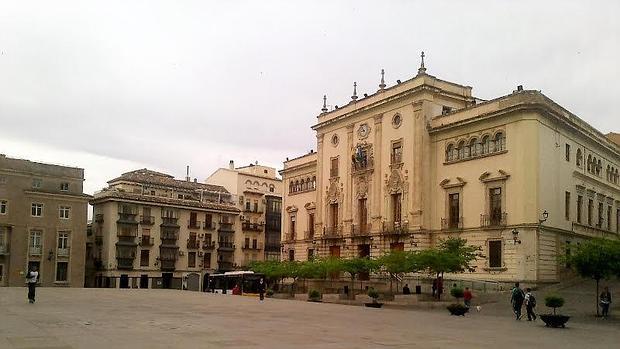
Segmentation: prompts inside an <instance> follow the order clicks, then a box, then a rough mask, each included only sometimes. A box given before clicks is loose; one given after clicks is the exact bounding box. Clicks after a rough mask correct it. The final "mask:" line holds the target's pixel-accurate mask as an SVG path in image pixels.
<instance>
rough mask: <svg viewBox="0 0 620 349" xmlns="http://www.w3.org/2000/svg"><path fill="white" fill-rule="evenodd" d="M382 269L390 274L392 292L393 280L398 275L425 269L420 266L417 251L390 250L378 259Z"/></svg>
mask: <svg viewBox="0 0 620 349" xmlns="http://www.w3.org/2000/svg"><path fill="white" fill-rule="evenodd" d="M377 263H378V265H379V266H380V267H381V269H382V270H383V271H384V272H386V273H387V274H388V275H389V276H390V293H391V292H392V280H393V279H395V278H396V275H398V274H403V273H414V272H418V271H420V270H421V269H423V268H422V267H421V266H420V263H419V258H418V256H417V252H404V251H390V252H388V253H386V254H385V255H383V256H381V257H379V259H378V260H377Z"/></svg>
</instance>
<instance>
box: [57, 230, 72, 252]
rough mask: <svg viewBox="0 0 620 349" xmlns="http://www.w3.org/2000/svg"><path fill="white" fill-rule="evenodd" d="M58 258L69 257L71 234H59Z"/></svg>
mask: <svg viewBox="0 0 620 349" xmlns="http://www.w3.org/2000/svg"><path fill="white" fill-rule="evenodd" d="M57 247H58V251H57V253H56V254H57V255H58V256H64V257H67V256H69V233H66V232H61V233H58V246H57Z"/></svg>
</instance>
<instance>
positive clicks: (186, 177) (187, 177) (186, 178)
mask: <svg viewBox="0 0 620 349" xmlns="http://www.w3.org/2000/svg"><path fill="white" fill-rule="evenodd" d="M185 180H186V181H187V182H189V181H190V180H191V178H189V165H187V174H186V175H185Z"/></svg>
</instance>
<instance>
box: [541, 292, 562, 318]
mask: <svg viewBox="0 0 620 349" xmlns="http://www.w3.org/2000/svg"><path fill="white" fill-rule="evenodd" d="M545 305H546V306H548V307H549V308H553V315H555V309H556V308H561V307H562V306H563V305H564V298H562V297H560V296H556V295H549V296H547V297H545Z"/></svg>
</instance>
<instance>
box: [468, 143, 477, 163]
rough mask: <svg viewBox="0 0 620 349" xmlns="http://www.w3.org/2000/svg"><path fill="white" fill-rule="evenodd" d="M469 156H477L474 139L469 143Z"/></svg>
mask: <svg viewBox="0 0 620 349" xmlns="http://www.w3.org/2000/svg"><path fill="white" fill-rule="evenodd" d="M469 156H471V157H472V158H473V157H474V156H478V140H477V139H476V138H472V139H471V140H470V141H469Z"/></svg>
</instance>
